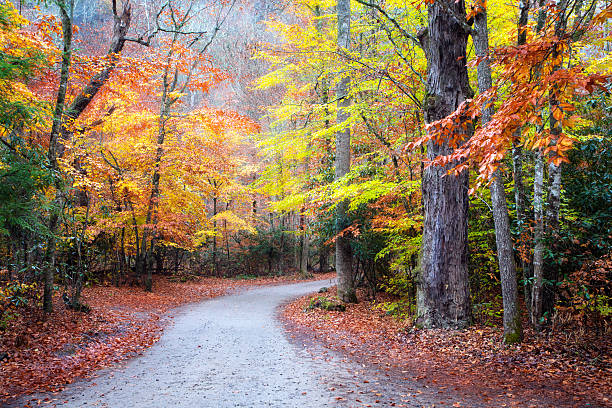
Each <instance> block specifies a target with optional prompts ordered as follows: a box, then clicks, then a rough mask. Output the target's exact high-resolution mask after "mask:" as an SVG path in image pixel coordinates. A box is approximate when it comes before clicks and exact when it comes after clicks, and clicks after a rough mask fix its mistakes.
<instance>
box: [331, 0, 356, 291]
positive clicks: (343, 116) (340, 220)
mask: <svg viewBox="0 0 612 408" xmlns="http://www.w3.org/2000/svg"><path fill="white" fill-rule="evenodd" d="M337 16H338V39H337V40H338V48H340V49H346V50H348V49H349V48H350V45H351V44H350V43H351V3H350V0H338V7H337ZM349 86H350V78H349V77H347V76H346V75H344V76H343V77H342V78H341V79H340V82H339V83H338V88H337V91H336V92H337V98H338V103H337V105H338V115H337V122H338V124H341V123H344V122H346V121H347V119H348V118H349V113H348V111H347V108H348V107H349V106H350V103H351V101H350V99H349V96H348V94H349ZM335 165H336V169H335V175H336V180H338V179H340V178H342V177H344V176H345V175H346V174H347V173H348V172H349V171H350V168H351V129H350V128H349V127H348V126H345V127H344V128H343V129H341V130H339V131H338V132H336V162H335ZM347 211H348V202H347V201H346V200H344V201H342V202H340V203H338V204H337V206H336V273H337V276H338V297H339V298H340V300H342V301H343V302H357V295H356V294H355V283H354V279H353V251H352V248H351V241H350V238H349V237H348V236H346V235H345V234H342V232H343V231H344V230H345V229H346V228H347V227H348V226H349V224H350V223H349V220H348V214H347Z"/></svg>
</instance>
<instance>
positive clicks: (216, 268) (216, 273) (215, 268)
mask: <svg viewBox="0 0 612 408" xmlns="http://www.w3.org/2000/svg"><path fill="white" fill-rule="evenodd" d="M215 215H217V197H216V196H215V197H213V218H214V217H215ZM212 262H213V275H214V276H219V265H217V220H216V219H214V220H213V253H212Z"/></svg>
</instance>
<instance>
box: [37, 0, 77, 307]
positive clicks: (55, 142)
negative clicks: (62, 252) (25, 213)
mask: <svg viewBox="0 0 612 408" xmlns="http://www.w3.org/2000/svg"><path fill="white" fill-rule="evenodd" d="M57 4H58V5H59V8H60V13H61V16H62V38H63V43H64V49H63V52H62V66H61V71H60V82H59V87H58V91H57V100H56V103H55V112H54V113H53V125H52V127H51V135H50V137H49V153H48V157H49V167H50V170H51V172H53V177H54V180H55V188H56V198H55V200H54V202H55V204H56V205H57V206H58V207H61V193H60V191H59V190H60V188H61V183H60V180H59V177H60V175H59V174H58V173H59V166H58V162H57V159H58V157H60V156H61V152H60V150H61V149H60V140H59V136H60V134H61V132H62V127H63V125H64V124H63V115H64V109H65V104H66V93H67V89H68V77H69V75H70V64H71V62H72V9H73V6H74V4H73V2H72V0H70V2H69V3H66V2H65V1H58V3H57ZM58 211H59V209H55V210H51V215H50V217H49V239H48V242H47V255H46V258H47V259H46V260H47V262H46V263H47V264H46V265H45V275H44V276H45V285H44V293H43V310H44V311H45V313H51V312H52V311H53V284H54V278H55V276H54V275H55V256H56V248H55V234H56V233H57V227H58V221H59V214H58Z"/></svg>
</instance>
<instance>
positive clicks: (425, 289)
mask: <svg viewBox="0 0 612 408" xmlns="http://www.w3.org/2000/svg"><path fill="white" fill-rule="evenodd" d="M457 17H458V18H457ZM428 19H429V21H428V28H427V31H425V32H421V33H420V35H419V39H420V41H421V45H422V47H423V49H424V50H425V56H426V57H427V95H426V99H425V102H424V111H425V121H426V122H427V123H431V122H434V121H436V120H439V119H442V118H445V117H447V116H448V115H450V114H451V113H453V112H454V111H455V110H456V109H457V107H458V106H459V105H460V104H461V103H462V102H463V101H465V100H466V99H468V98H470V97H471V96H472V91H471V89H470V87H469V81H468V73H467V68H466V65H465V64H466V46H467V38H468V30H467V29H466V27H465V25H466V24H462V23H461V21H459V20H458V19H463V22H464V23H465V3H464V1H463V0H459V1H455V0H440V1H436V2H434V3H432V4H430V5H429V7H428ZM455 132H460V135H458V136H460V137H463V138H465V137H467V136H468V133H469V132H471V131H470V130H469V129H468V130H466V129H461V128H460V127H459V126H457V127H456V128H455ZM451 152H452V148H451V147H450V146H449V144H448V142H447V141H445V140H440V141H436V140H432V141H429V142H428V143H427V158H428V159H429V160H433V159H434V158H436V157H437V156H440V155H447V154H450V153H451ZM451 166H452V164H449V165H447V166H445V167H441V166H430V167H427V168H426V169H425V171H424V174H423V187H422V190H423V191H422V193H423V204H424V221H423V244H422V249H421V265H422V269H421V271H420V276H419V279H418V294H417V313H418V316H419V317H418V321H419V323H420V324H421V325H423V326H425V327H464V326H467V325H468V324H469V322H470V320H471V310H470V308H471V307H470V293H469V292H470V291H469V285H468V268H467V260H468V253H467V243H468V234H467V219H468V174H467V172H463V173H461V174H460V175H458V176H455V175H449V174H447V171H448V170H449V168H450V167H451Z"/></svg>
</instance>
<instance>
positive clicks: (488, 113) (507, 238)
mask: <svg viewBox="0 0 612 408" xmlns="http://www.w3.org/2000/svg"><path fill="white" fill-rule="evenodd" d="M479 7H480V11H479V12H478V14H476V16H475V18H474V29H475V33H474V35H473V40H474V48H475V50H476V55H477V57H478V58H479V60H480V63H479V64H478V67H477V76H478V91H479V92H480V93H484V92H487V91H489V90H490V89H491V87H492V86H493V80H492V77H491V64H490V62H489V28H488V26H487V21H488V19H487V10H486V5H485V3H484V2H481V3H480V4H479ZM487 102H488V104H489V105H490V106H485V107H483V108H482V109H481V122H482V126H483V127H485V126H486V125H487V123H489V122H490V121H491V118H492V116H493V113H494V108H493V105H492V103H490V102H492V101H487ZM489 189H490V191H491V202H492V204H493V221H494V223H495V242H496V246H497V262H498V265H499V274H500V279H501V287H502V300H503V306H504V319H503V320H504V342H506V343H509V344H511V343H519V342H520V341H521V340H522V338H523V330H522V328H521V314H520V309H519V307H518V289H517V284H516V266H515V264H514V252H513V249H512V235H511V234H510V217H509V216H508V205H507V203H506V193H505V191H504V183H503V180H502V176H501V172H500V171H499V169H497V170H496V171H495V172H494V173H493V176H492V179H491V186H490V188H489Z"/></svg>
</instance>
